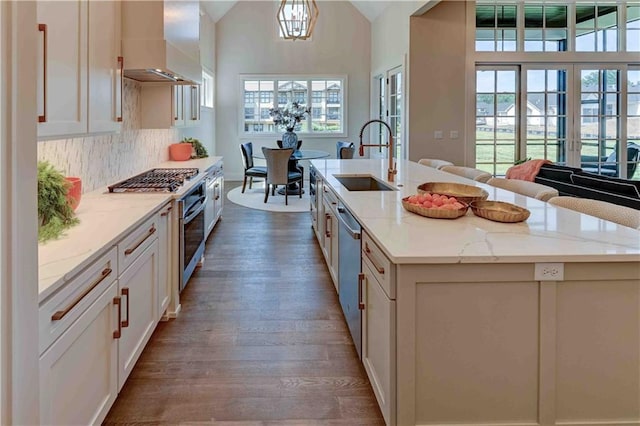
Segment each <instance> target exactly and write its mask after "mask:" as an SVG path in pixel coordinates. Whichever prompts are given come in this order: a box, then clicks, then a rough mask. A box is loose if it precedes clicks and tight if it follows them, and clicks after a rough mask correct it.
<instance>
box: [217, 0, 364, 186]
mask: <svg viewBox="0 0 640 426" xmlns="http://www.w3.org/2000/svg"><path fill="white" fill-rule="evenodd" d="M277 6H278V3H277V2H264V1H256V2H250V1H240V2H238V3H236V5H235V6H234V7H233V8H232V9H231V10H229V12H227V14H226V15H225V16H224V17H223V18H222V19H220V20H219V21H218V22H217V23H216V36H215V37H216V123H217V126H216V155H222V156H224V159H225V176H226V177H227V179H235V180H239V179H241V177H242V162H241V159H240V149H239V148H238V145H239V144H240V143H241V142H245V141H252V142H254V150H256V149H257V150H259V149H260V146H275V139H276V138H274V137H273V136H271V137H268V138H265V137H262V138H258V137H245V136H244V135H242V134H241V133H240V123H239V121H238V120H239V119H240V118H241V117H240V116H239V113H240V108H241V105H240V102H241V97H240V80H239V76H240V75H241V74H300V75H320V74H344V75H347V78H348V83H347V84H348V86H347V87H348V93H347V105H348V110H347V114H348V118H347V127H346V130H347V136H346V137H340V138H338V137H315V138H309V137H308V136H307V135H300V138H301V139H303V141H304V142H303V144H304V145H303V146H304V147H305V148H309V149H321V150H324V151H328V152H330V153H331V154H332V156H335V144H336V141H337V140H350V141H353V142H357V141H358V132H359V130H360V126H361V125H362V124H363V123H364V122H366V121H367V120H368V119H369V82H370V64H371V40H370V33H371V26H370V23H369V21H368V20H367V19H366V18H365V17H364V16H362V15H361V14H360V13H359V12H358V11H357V10H356V9H355V8H354V7H353V6H352V5H351V4H350V3H349V2H345V1H330V2H320V3H319V6H318V7H319V10H320V16H319V19H318V22H317V24H316V27H315V30H314V33H313V37H312V39H311V40H306V41H302V40H297V41H291V40H280V39H279V38H278V24H277V21H276V18H275V17H276V11H277Z"/></svg>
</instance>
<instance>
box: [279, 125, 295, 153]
mask: <svg viewBox="0 0 640 426" xmlns="http://www.w3.org/2000/svg"><path fill="white" fill-rule="evenodd" d="M282 147H283V148H293V149H294V150H296V149H298V135H296V134H295V133H294V132H293V128H290V129H287V131H286V132H285V133H283V134H282Z"/></svg>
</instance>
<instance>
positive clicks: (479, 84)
mask: <svg viewBox="0 0 640 426" xmlns="http://www.w3.org/2000/svg"><path fill="white" fill-rule="evenodd" d="M501 76H502V77H501ZM507 76H508V78H507ZM506 81H508V84H505V82H506ZM639 139H640V68H639V67H633V66H627V65H624V64H619V65H617V64H616V65H611V64H609V65H601V64H600V65H597V64H596V65H594V64H565V65H562V64H560V65H548V64H545V65H542V64H523V65H521V66H514V67H507V66H495V67H491V66H478V67H477V68H476V167H477V168H479V169H483V170H486V171H488V172H490V173H493V174H494V175H504V173H505V172H506V169H507V168H508V167H510V166H511V165H513V164H514V163H516V162H518V161H519V160H525V159H527V158H536V159H547V160H550V161H552V162H554V163H556V164H562V165H568V166H574V167H581V168H582V169H583V170H585V171H588V172H592V173H598V174H602V175H607V176H612V177H622V178H633V179H640V172H637V173H636V169H637V166H638V162H639V158H638V157H639V156H640V154H639V151H640V146H639V143H638V140H639Z"/></svg>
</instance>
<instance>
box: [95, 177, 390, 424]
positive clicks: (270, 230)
mask: <svg viewBox="0 0 640 426" xmlns="http://www.w3.org/2000/svg"><path fill="white" fill-rule="evenodd" d="M238 185H239V183H238V182H227V184H226V187H227V191H228V190H230V189H232V188H233V187H236V186H238ZM283 202H284V201H283ZM181 303H182V312H181V314H180V316H179V317H178V318H177V319H175V320H172V321H169V322H164V323H160V324H159V325H158V327H157V329H156V331H155V332H154V334H153V336H152V337H151V341H150V342H149V344H148V345H147V347H146V348H145V350H144V352H143V353H142V355H141V357H140V359H139V360H138V362H137V364H136V366H135V368H134V370H133V372H132V373H131V376H130V377H129V379H128V380H127V382H126V384H125V386H124V387H123V389H122V391H121V392H120V395H119V396H118V399H117V400H116V402H115V404H114V405H113V407H112V408H111V411H110V412H109V414H108V416H107V418H106V420H105V422H104V424H107V425H116V424H193V425H204V424H215V425H248V426H253V425H384V421H383V420H382V416H381V414H380V411H379V409H378V406H377V403H376V400H375V396H374V395H373V392H372V390H371V386H370V384H369V381H368V379H367V376H366V373H365V371H364V368H363V367H362V364H361V363H360V361H359V359H358V357H357V353H356V351H355V347H354V346H353V343H352V341H351V337H350V335H349V331H348V329H347V327H346V324H345V322H344V318H343V316H342V311H341V309H340V304H339V302H338V297H337V295H336V292H335V289H334V287H333V284H332V282H331V277H330V276H329V272H328V270H327V267H326V265H325V262H324V259H323V257H322V253H321V251H320V248H319V247H318V244H317V242H316V240H315V237H314V235H313V231H312V230H311V225H310V217H309V214H305V213H271V212H265V211H259V210H253V209H248V208H245V207H241V206H238V205H235V204H233V203H230V202H228V201H227V200H225V205H224V211H223V219H222V220H221V221H220V222H219V223H218V224H217V225H216V227H215V228H214V231H213V232H212V234H211V236H210V237H209V240H208V242H207V249H206V257H205V262H204V265H203V267H202V268H201V269H199V270H198V271H196V272H195V274H194V275H193V277H192V278H191V280H190V281H189V284H188V285H187V287H186V288H185V290H184V291H183V292H182V294H181Z"/></svg>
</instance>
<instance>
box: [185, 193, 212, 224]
mask: <svg viewBox="0 0 640 426" xmlns="http://www.w3.org/2000/svg"><path fill="white" fill-rule="evenodd" d="M205 204H207V196H206V195H203V196H202V197H200V199H199V200H198V201H197V202H195V203H193V204H192V205H191V207H190V208H189V210H188V211H187V212H186V213H185V218H184V224H185V225H186V224H188V223H189V222H191V221H192V220H193V218H195V217H196V216H198V214H199V213H200V212H201V211H202V210H203V209H204V206H205Z"/></svg>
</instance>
